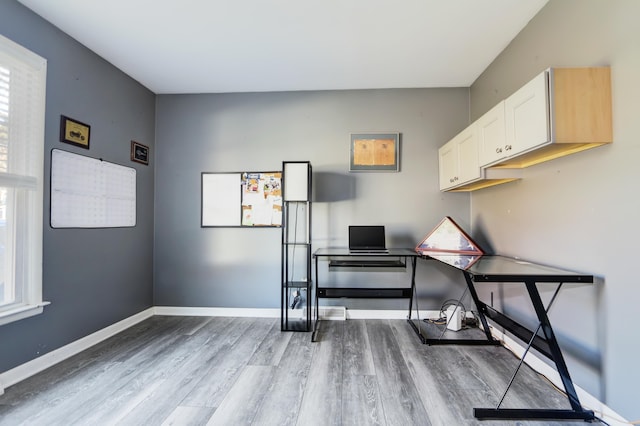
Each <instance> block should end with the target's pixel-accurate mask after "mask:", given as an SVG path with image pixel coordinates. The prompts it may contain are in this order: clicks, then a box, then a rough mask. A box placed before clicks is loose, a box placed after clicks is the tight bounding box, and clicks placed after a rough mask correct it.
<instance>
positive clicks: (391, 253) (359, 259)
mask: <svg viewBox="0 0 640 426" xmlns="http://www.w3.org/2000/svg"><path fill="white" fill-rule="evenodd" d="M418 257H420V254H418V253H416V252H415V250H413V249H409V248H391V249H389V250H388V252H386V253H368V254H364V253H352V252H350V251H349V249H348V248H333V247H328V248H320V249H318V250H316V251H315V252H314V253H313V258H314V262H315V265H314V266H315V283H316V291H315V312H314V325H313V334H312V335H311V341H313V342H315V341H316V338H317V335H318V332H319V330H318V325H319V321H320V319H319V312H320V311H319V303H318V300H319V299H320V298H342V297H345V298H384V299H399V298H402V299H409V312H411V310H412V308H413V295H414V293H415V288H416V262H417V259H418ZM319 259H324V260H328V261H329V267H333V268H350V269H351V270H353V269H361V270H363V271H364V270H373V271H375V270H381V271H382V270H387V271H388V270H389V268H406V267H407V265H408V264H410V265H411V284H410V287H378V286H376V287H336V286H327V285H325V286H322V285H321V284H320V282H319V281H318V260H319Z"/></svg>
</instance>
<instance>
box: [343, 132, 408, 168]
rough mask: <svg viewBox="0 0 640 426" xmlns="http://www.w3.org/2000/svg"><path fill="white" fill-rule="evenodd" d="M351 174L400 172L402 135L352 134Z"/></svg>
mask: <svg viewBox="0 0 640 426" xmlns="http://www.w3.org/2000/svg"><path fill="white" fill-rule="evenodd" d="M349 154H350V155H349V171H350V172H380V171H386V172H397V171H400V133H352V134H351V144H350V152H349Z"/></svg>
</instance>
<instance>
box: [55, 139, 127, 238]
mask: <svg viewBox="0 0 640 426" xmlns="http://www.w3.org/2000/svg"><path fill="white" fill-rule="evenodd" d="M135 225H136V170H135V169H134V168H132V167H125V166H120V165H118V164H114V163H110V162H108V161H102V160H98V159H95V158H90V157H86V156H84V155H78V154H73V153H71V152H67V151H62V150H59V149H54V150H52V151H51V227H52V228H116V227H132V226H135Z"/></svg>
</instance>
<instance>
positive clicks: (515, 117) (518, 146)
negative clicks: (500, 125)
mask: <svg viewBox="0 0 640 426" xmlns="http://www.w3.org/2000/svg"><path fill="white" fill-rule="evenodd" d="M548 76H549V74H548V72H547V71H545V72H543V73H542V74H540V75H538V76H537V77H536V78H534V79H533V80H531V81H530V82H529V83H527V84H525V85H524V86H522V87H521V88H520V89H519V90H518V91H517V92H515V93H514V94H513V95H511V96H509V97H508V98H507V99H506V100H505V101H504V107H505V125H506V140H507V141H508V142H507V145H508V146H509V147H510V148H511V155H515V154H520V153H523V152H525V151H528V150H529V149H531V148H535V147H536V146H538V145H542V144H546V143H547V142H549V141H550V140H551V135H550V126H549V77H548Z"/></svg>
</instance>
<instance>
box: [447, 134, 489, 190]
mask: <svg viewBox="0 0 640 426" xmlns="http://www.w3.org/2000/svg"><path fill="white" fill-rule="evenodd" d="M438 158H439V167H440V189H441V190H445V189H450V188H453V187H456V186H460V185H463V184H466V183H469V182H472V181H474V180H477V179H479V178H480V176H481V173H480V165H479V164H478V135H477V131H476V126H475V125H471V126H469V127H467V128H466V129H464V130H463V131H462V132H460V133H459V134H458V135H457V136H456V137H454V138H453V139H451V140H450V141H449V142H448V143H446V144H445V145H444V146H442V147H441V148H440V149H439V150H438Z"/></svg>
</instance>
